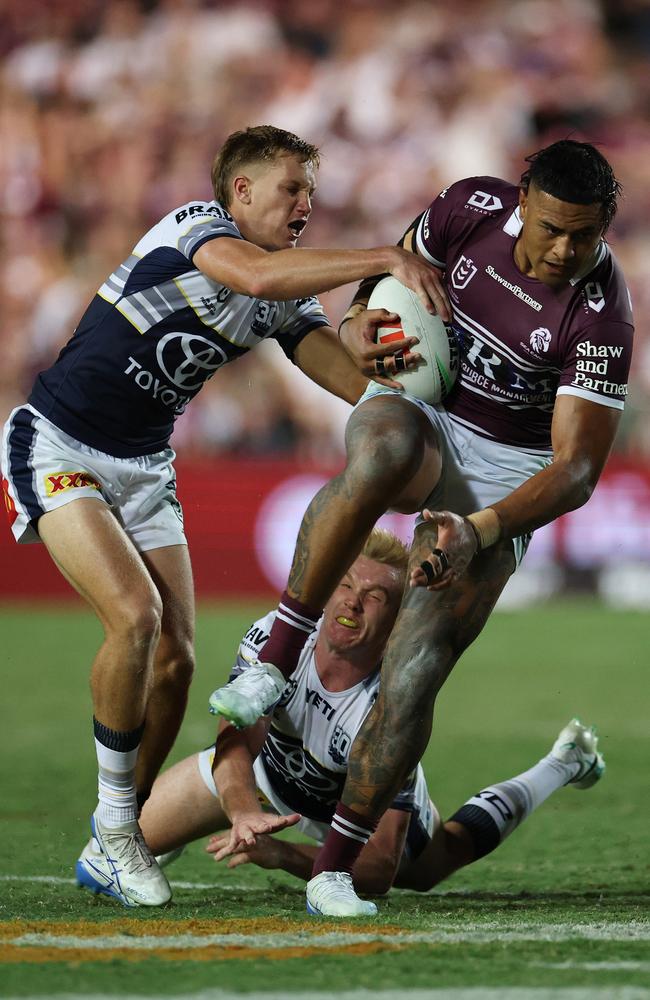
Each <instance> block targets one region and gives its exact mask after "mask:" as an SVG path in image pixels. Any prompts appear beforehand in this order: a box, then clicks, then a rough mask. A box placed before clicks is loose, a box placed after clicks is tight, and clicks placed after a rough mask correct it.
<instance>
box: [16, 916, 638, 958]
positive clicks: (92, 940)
mask: <svg viewBox="0 0 650 1000" xmlns="http://www.w3.org/2000/svg"><path fill="white" fill-rule="evenodd" d="M316 926H317V925H315V926H314V931H313V932H312V931H308V930H297V931H293V932H291V933H286V934H279V933H278V932H277V931H274V932H271V933H269V934H164V935H163V934H161V935H148V934H143V935H142V936H139V935H133V934H110V935H105V936H102V937H84V936H82V935H78V934H52V933H50V932H46V933H45V932H41V933H37V932H29V933H27V934H19V935H16V937H13V938H7V939H5V943H7V944H14V945H18V946H20V947H39V948H82V949H84V950H89V951H91V950H96V951H107V950H109V949H112V948H126V949H129V950H132V951H157V950H160V949H162V948H182V949H183V950H191V949H195V948H208V947H219V948H227V947H233V946H238V947H248V948H265V949H271V950H277V949H280V948H325V949H327V948H340V947H342V946H346V945H351V944H370V943H375V942H377V941H382V942H385V943H387V944H392V943H394V944H439V943H448V944H456V943H459V942H463V943H466V944H468V943H474V944H484V943H490V942H504V941H550V942H555V941H562V942H566V941H569V940H578V941H650V922H645V921H630V922H629V923H622V922H621V923H611V924H602V923H592V924H585V923H582V922H580V923H555V924H530V925H527V924H526V923H523V922H519V923H517V924H514V925H511V927H510V928H509V927H508V926H507V924H504V923H499V922H498V921H494V920H486V921H485V922H482V923H479V922H476V921H473V922H471V923H469V922H466V923H464V925H463V929H462V930H458V929H457V928H456V927H454V926H453V925H449V924H448V925H447V926H446V927H445V926H444V925H442V926H437V927H436V929H435V930H432V931H405V932H403V933H399V934H395V933H394V932H392V931H391V932H390V933H389V932H386V933H382V931H381V928H378V929H377V931H376V932H359V933H356V932H348V931H345V932H338V931H328V932H326V933H324V934H319V933H318V931H317V930H316Z"/></svg>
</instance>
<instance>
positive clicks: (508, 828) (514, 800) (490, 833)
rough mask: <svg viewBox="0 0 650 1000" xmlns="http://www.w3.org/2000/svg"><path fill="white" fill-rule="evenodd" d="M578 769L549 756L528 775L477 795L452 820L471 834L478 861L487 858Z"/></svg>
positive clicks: (497, 785)
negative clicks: (487, 855) (460, 824)
mask: <svg viewBox="0 0 650 1000" xmlns="http://www.w3.org/2000/svg"><path fill="white" fill-rule="evenodd" d="M579 767H580V765H579V764H576V763H573V764H565V763H563V762H562V761H561V760H558V759H557V758H556V757H553V756H552V754H550V753H549V754H547V755H546V757H542V759H541V760H540V761H538V762H537V764H535V765H534V766H533V767H531V768H529V769H528V771H524V772H523V773H522V774H518V775H516V777H514V778H509V779H508V780H507V781H501V782H499V783H498V784H496V785H490V786H488V788H484V789H482V791H480V792H477V794H476V795H473V796H472V798H471V799H468V800H467V802H466V803H465V805H464V806H462V807H461V808H460V809H459V810H458V812H456V813H454V815H453V816H452V817H451V819H452V820H454V821H455V822H457V823H462V825H463V826H465V827H466V828H467V829H468V830H469V831H470V833H471V835H472V838H473V840H474V843H475V846H476V856H477V858H481V857H484V856H485V855H486V854H489V853H490V851H493V850H494V848H495V847H498V845H499V844H500V843H502V842H503V841H504V840H505V838H506V837H508V836H509V835H510V834H511V833H512V831H513V830H515V829H516V828H517V827H518V826H519V824H520V823H522V822H523V821H524V820H525V819H526V818H527V817H528V816H530V814H531V813H532V812H533V810H535V809H537V807H538V806H540V805H541V804H542V802H545V801H546V799H547V798H548V797H549V795H552V794H553V792H555V791H557V789H558V788H561V787H562V786H563V785H566V783H567V782H568V781H570V780H571V778H573V777H574V776H575V775H576V774H577V772H578V769H579Z"/></svg>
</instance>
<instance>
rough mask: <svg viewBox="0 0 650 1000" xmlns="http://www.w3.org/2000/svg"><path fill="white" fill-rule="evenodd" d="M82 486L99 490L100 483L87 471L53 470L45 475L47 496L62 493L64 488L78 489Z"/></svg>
mask: <svg viewBox="0 0 650 1000" xmlns="http://www.w3.org/2000/svg"><path fill="white" fill-rule="evenodd" d="M84 486H90V487H91V488H92V489H94V490H101V485H100V484H99V483H98V482H97V480H96V479H93V477H92V476H91V475H90V473H89V472H53V473H50V475H48V476H46V477H45V492H46V493H47V495H48V497H53V496H55V495H56V494H57V493H63V492H64V491H65V490H79V489H81V488H82V487H84Z"/></svg>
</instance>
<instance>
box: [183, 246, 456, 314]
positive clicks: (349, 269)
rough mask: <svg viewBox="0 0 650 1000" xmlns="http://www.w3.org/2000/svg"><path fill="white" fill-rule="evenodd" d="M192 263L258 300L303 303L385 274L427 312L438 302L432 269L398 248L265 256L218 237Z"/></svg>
mask: <svg viewBox="0 0 650 1000" xmlns="http://www.w3.org/2000/svg"><path fill="white" fill-rule="evenodd" d="M193 262H194V264H195V266H196V267H198V268H199V270H201V271H203V273H204V274H206V275H207V276H208V277H209V278H212V279H213V280H214V281H218V282H220V283H221V284H222V285H225V286H226V287H227V288H230V289H232V291H233V292H239V293H240V294H242V295H250V296H252V297H253V298H256V299H269V300H273V301H282V300H286V299H301V298H304V297H305V296H308V295H318V294H319V293H320V292H327V291H330V289H332V288H338V287H339V286H340V285H347V284H348V282H350V281H360V280H361V279H362V278H367V277H369V276H370V275H373V274H381V273H382V272H385V273H387V274H392V275H394V276H395V277H396V278H397V279H398V280H399V281H401V282H403V284H405V285H408V287H409V288H411V289H412V290H413V291H414V292H415V293H416V295H417V296H418V297H419V298H420V300H421V301H422V303H423V305H424V307H425V308H426V309H428V310H430V311H431V312H434V311H435V308H436V306H437V303H438V301H439V289H438V284H437V282H436V277H435V271H434V269H433V268H432V267H431V265H430V264H427V262H426V261H425V260H423V259H422V258H421V257H418V256H416V255H415V254H412V253H408V251H406V250H403V249H401V247H376V248H374V249H371V250H309V249H300V250H297V249H296V250H275V251H273V252H269V251H267V250H262V249H261V247H258V246H255V245H254V244H253V243H249V242H248V241H246V240H237V239H234V238H231V237H228V236H222V237H220V238H219V239H216V240H210V241H209V242H207V243H204V244H203V246H201V247H199V249H198V250H197V251H196V253H195V254H194V257H193Z"/></svg>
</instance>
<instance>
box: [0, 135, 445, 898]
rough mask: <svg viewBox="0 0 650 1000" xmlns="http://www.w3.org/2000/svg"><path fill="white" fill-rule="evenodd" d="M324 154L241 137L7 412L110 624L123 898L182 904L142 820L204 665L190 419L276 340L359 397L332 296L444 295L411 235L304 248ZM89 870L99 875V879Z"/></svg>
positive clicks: (102, 724)
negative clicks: (222, 375)
mask: <svg viewBox="0 0 650 1000" xmlns="http://www.w3.org/2000/svg"><path fill="white" fill-rule="evenodd" d="M317 167H318V150H317V149H316V147H315V146H313V145H311V144H309V143H307V142H304V141H303V140H302V139H299V138H298V137H297V136H295V135H292V134H291V133H288V132H285V131H283V130H281V129H277V128H274V127H272V126H257V127H255V128H250V129H247V130H245V131H242V132H237V133H234V134H233V135H231V136H230V137H229V138H228V139H227V140H226V142H225V144H224V145H223V147H222V149H221V150H220V152H219V153H218V154H217V157H216V159H215V161H214V165H213V169H212V183H213V189H214V199H213V200H209V199H205V200H203V199H197V200H196V201H192V202H189V203H187V204H186V205H181V206H179V207H177V208H174V209H173V210H172V211H171V212H169V213H168V214H167V215H165V216H164V217H163V218H162V219H161V221H160V222H158V223H157V224H156V225H155V226H153V228H152V229H150V230H149V232H148V233H146V234H145V235H144V236H143V237H142V239H141V240H140V241H139V243H138V244H137V245H136V246H135V248H134V249H133V251H132V252H131V254H130V255H129V256H128V257H127V258H126V260H125V261H124V263H123V264H121V265H120V266H119V267H118V268H117V269H116V271H115V272H114V273H113V274H111V275H110V276H109V277H108V278H107V279H106V281H105V282H104V284H103V285H102V287H101V288H100V289H99V290H98V292H97V294H96V295H95V297H94V298H93V300H92V302H91V303H90V305H89V306H88V309H87V310H86V312H85V313H84V315H83V317H82V318H81V321H80V323H79V325H78V327H77V329H76V330H75V332H74V335H73V336H72V337H71V339H70V341H69V342H68V343H67V344H66V346H65V347H64V348H63V350H62V351H61V354H60V355H59V357H58V359H57V360H56V361H55V363H54V364H53V365H52V366H51V368H49V369H48V370H47V371H44V372H41V373H40V375H39V376H38V378H37V379H36V382H35V385H34V387H33V390H32V393H31V395H30V397H29V400H28V402H27V404H26V405H24V406H21V407H18V408H17V409H16V410H14V412H13V413H12V414H11V415H10V418H9V420H8V422H7V425H6V429H5V433H4V438H3V454H2V471H3V486H4V491H5V496H6V506H7V510H8V512H9V516H10V521H11V522H12V530H13V533H14V535H15V537H16V539H17V540H18V541H22V542H25V541H39V540H40V541H42V542H43V543H44V544H45V546H46V547H47V549H48V551H49V553H50V555H51V557H52V559H53V560H54V562H55V563H56V565H57V566H58V568H59V569H60V571H61V573H62V574H63V575H64V576H65V577H66V578H67V579H68V580H69V582H70V583H71V584H72V586H73V587H75V588H76V590H77V591H78V592H79V593H80V594H81V595H82V597H84V598H85V600H86V601H87V602H88V603H89V605H90V606H91V607H92V608H93V610H94V611H95V613H96V614H97V616H98V618H99V620H100V621H101V623H102V626H103V629H104V641H103V643H102V645H101V648H100V649H99V652H98V653H97V656H96V657H95V660H94V663H93V666H92V674H91V687H92V696H93V708H94V721H93V725H94V736H95V747H96V752H97V759H98V766H99V801H98V805H97V808H96V809H95V812H94V814H93V817H92V821H91V826H92V830H93V835H94V837H95V840H96V842H97V843H98V845H99V848H100V850H101V851H102V852H103V855H104V857H105V858H106V859H107V862H106V863H107V864H109V866H110V868H111V871H110V873H109V874H110V878H111V879H112V880H113V883H112V888H113V892H112V894H113V895H114V896H116V897H117V898H118V899H120V900H121V901H122V902H123V903H125V904H126V905H132V906H138V905H143V906H156V905H160V904H163V903H165V902H167V900H168V899H169V898H170V889H169V885H168V883H167V880H166V878H165V876H164V874H163V872H162V871H160V869H159V868H158V865H157V864H156V862H155V860H154V858H153V856H152V854H151V852H150V851H149V850H148V848H147V846H146V844H145V842H144V840H143V838H142V834H141V831H140V829H139V826H138V822H137V817H138V812H139V808H140V806H141V805H142V803H143V802H144V801H145V799H146V797H147V795H148V793H149V791H150V789H151V786H152V784H153V781H154V779H155V777H156V774H157V773H158V770H159V768H160V766H161V764H162V762H163V760H164V759H165V757H166V756H167V753H168V752H169V750H170V748H171V746H172V744H173V742H174V739H175V737H176V734H177V732H178V727H179V725H180V723H181V720H182V717H183V713H184V710H185V704H186V699H187V689H188V686H189V683H190V677H191V674H192V669H193V638H194V598H193V587H192V575H191V569H190V560H189V556H188V553H187V546H186V541H185V535H184V533H183V524H182V512H181V509H180V505H179V503H178V501H177V499H176V492H175V485H176V484H175V476H174V470H173V466H172V461H173V458H174V453H173V451H172V450H171V449H170V447H169V438H170V435H171V433H172V429H173V425H174V420H175V418H176V416H177V415H178V414H179V413H181V412H182V411H183V409H184V408H185V406H186V405H187V403H188V402H189V401H190V400H191V399H192V398H193V396H195V395H196V393H197V392H199V390H200V389H201V387H202V385H203V384H204V383H205V381H207V379H209V378H211V377H212V376H213V375H214V374H215V373H216V372H217V371H218V369H219V368H220V367H221V366H222V365H224V364H227V363H228V362H230V361H232V360H234V359H235V358H237V357H239V356H241V355H242V354H245V353H246V352H247V351H249V350H250V349H251V348H254V347H255V346H256V345H257V344H259V343H261V341H263V340H265V339H267V338H273V339H275V340H277V341H278V342H279V343H280V345H281V347H282V348H283V350H284V352H285V353H286V354H287V356H288V357H289V358H290V359H291V360H292V361H293V362H294V363H295V364H297V365H298V367H299V368H301V369H302V371H303V372H305V373H306V374H307V375H309V376H310V377H311V378H312V379H314V381H315V382H317V383H318V384H319V385H321V386H323V387H324V388H326V389H329V390H330V391H332V392H335V393H336V394H338V395H339V396H341V397H342V398H344V399H346V400H348V401H349V402H351V403H356V401H357V400H358V398H359V396H360V395H361V393H362V392H363V391H364V389H365V387H366V384H367V379H366V378H365V377H364V376H363V375H362V374H361V373H360V372H359V371H358V369H357V368H356V367H355V366H354V364H353V363H352V361H351V360H350V358H349V356H348V355H347V354H346V352H345V351H344V349H343V348H342V346H341V345H340V343H339V340H338V338H337V336H336V333H335V332H334V331H333V330H332V329H331V327H330V326H329V323H328V320H327V318H326V316H325V314H324V312H323V310H322V308H321V306H320V304H319V302H318V300H317V299H315V298H314V297H313V296H314V295H316V294H318V293H319V292H323V291H326V290H328V289H330V288H334V287H336V286H338V285H341V284H345V283H346V282H348V281H351V280H361V279H362V278H364V277H368V276H370V275H372V274H375V273H377V272H378V271H385V270H388V271H389V272H390V273H392V274H394V275H395V276H396V277H397V278H399V279H400V280H401V281H403V282H405V283H406V284H407V285H409V286H410V287H411V288H412V289H413V290H414V291H416V292H417V293H418V294H419V296H420V297H421V299H422V300H423V301H424V303H425V304H426V305H428V308H429V309H431V310H433V309H434V308H435V307H438V308H439V309H442V310H444V309H445V308H446V306H445V297H444V292H443V291H442V286H441V283H440V279H439V276H438V274H437V272H436V270H435V269H434V268H432V267H431V266H430V265H429V263H428V262H427V261H425V260H424V259H423V258H421V257H418V256H416V255H415V254H412V253H409V252H407V251H406V250H404V249H401V248H397V247H384V248H377V249H372V250H316V249H305V250H296V249H295V244H296V241H297V239H298V237H299V235H300V234H301V232H302V230H303V228H304V226H305V225H306V223H307V221H308V219H309V215H310V213H311V201H312V196H313V193H314V189H315V185H316V170H317ZM87 884H88V886H89V888H91V889H92V888H96V886H94V885H93V883H92V876H91V875H88V882H87ZM102 885H103V888H104V889H105V886H106V879H105V878H104V880H103V883H102Z"/></svg>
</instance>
